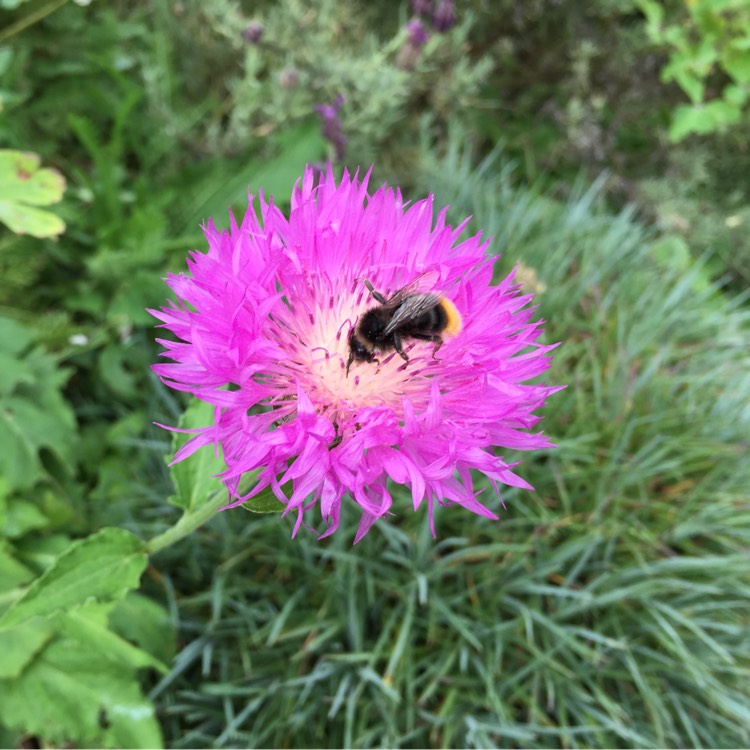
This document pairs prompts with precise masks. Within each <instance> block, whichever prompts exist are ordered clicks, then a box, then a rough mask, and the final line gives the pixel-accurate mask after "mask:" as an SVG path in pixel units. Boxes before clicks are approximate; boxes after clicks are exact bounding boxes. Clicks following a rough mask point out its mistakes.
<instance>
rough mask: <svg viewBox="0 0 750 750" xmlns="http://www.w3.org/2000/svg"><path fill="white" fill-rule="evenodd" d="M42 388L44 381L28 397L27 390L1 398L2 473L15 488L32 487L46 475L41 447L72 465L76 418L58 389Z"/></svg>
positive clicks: (0, 440) (0, 465)
mask: <svg viewBox="0 0 750 750" xmlns="http://www.w3.org/2000/svg"><path fill="white" fill-rule="evenodd" d="M42 388H44V384H40V386H39V387H38V388H36V389H34V393H33V394H29V397H28V398H27V397H26V394H25V393H24V394H23V395H17V396H16V395H13V396H6V397H5V398H0V474H3V475H4V476H5V478H6V479H7V480H8V484H9V485H10V487H11V488H12V489H25V488H28V487H31V486H32V485H33V484H34V483H35V482H36V481H37V480H38V479H40V478H41V477H42V476H44V474H45V472H44V469H43V467H42V464H41V462H40V460H39V451H40V450H41V449H42V448H48V449H49V450H51V451H53V452H54V453H55V454H56V455H57V456H58V457H59V458H60V459H61V460H62V461H63V463H64V464H65V465H67V466H70V464H71V460H72V459H71V457H70V451H71V443H70V438H71V434H72V433H73V432H74V430H75V419H74V417H73V414H72V412H71V410H70V407H69V405H68V404H66V403H65V401H63V399H62V397H61V396H60V394H59V393H58V392H56V391H54V390H50V389H49V388H47V389H46V390H42ZM32 395H33V397H32Z"/></svg>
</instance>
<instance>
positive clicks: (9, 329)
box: [0, 315, 34, 354]
mask: <svg viewBox="0 0 750 750" xmlns="http://www.w3.org/2000/svg"><path fill="white" fill-rule="evenodd" d="M33 339H34V334H33V333H32V332H31V331H30V330H29V329H28V328H27V327H26V326H24V325H21V323H19V322H18V321H16V320H13V318H7V317H5V316H4V315H0V351H1V352H8V353H9V354H18V353H20V352H22V351H23V350H24V349H26V348H27V347H28V346H29V344H31V342H32V341H33Z"/></svg>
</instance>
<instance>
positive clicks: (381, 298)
mask: <svg viewBox="0 0 750 750" xmlns="http://www.w3.org/2000/svg"><path fill="white" fill-rule="evenodd" d="M362 281H364V282H365V286H366V287H367V288H368V289H369V290H370V294H371V295H372V296H373V297H375V300H376V301H377V302H380V304H381V305H384V304H385V303H386V299H385V297H384V296H383V295H382V294H381V293H380V292H376V291H375V289H374V288H373V286H372V284H371V283H370V282H369V281H368V280H367V279H362Z"/></svg>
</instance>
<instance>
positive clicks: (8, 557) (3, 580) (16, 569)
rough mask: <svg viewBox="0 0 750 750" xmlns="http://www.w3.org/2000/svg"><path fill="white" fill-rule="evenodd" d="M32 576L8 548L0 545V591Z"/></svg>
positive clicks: (8, 588)
mask: <svg viewBox="0 0 750 750" xmlns="http://www.w3.org/2000/svg"><path fill="white" fill-rule="evenodd" d="M33 578H34V573H33V571H32V570H31V569H30V568H27V567H26V566H25V565H24V564H23V563H22V562H21V561H20V560H18V558H17V557H16V556H15V555H14V554H13V553H12V552H11V549H10V548H6V547H2V546H0V592H4V591H9V590H10V589H14V588H15V587H16V586H20V585H22V584H24V583H28V582H29V581H31V580H32V579H33ZM1 609H2V608H1V607H0V610H1Z"/></svg>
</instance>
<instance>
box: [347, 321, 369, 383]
mask: <svg viewBox="0 0 750 750" xmlns="http://www.w3.org/2000/svg"><path fill="white" fill-rule="evenodd" d="M355 359H356V360H357V362H374V361H375V348H374V346H373V345H372V344H371V343H370V342H369V341H368V340H367V339H366V338H365V337H364V336H362V335H361V334H360V333H358V328H357V327H354V328H353V329H352V332H351V333H350V334H349V361H348V362H347V363H346V374H347V375H349V367H351V364H352V362H354V360H355Z"/></svg>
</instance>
